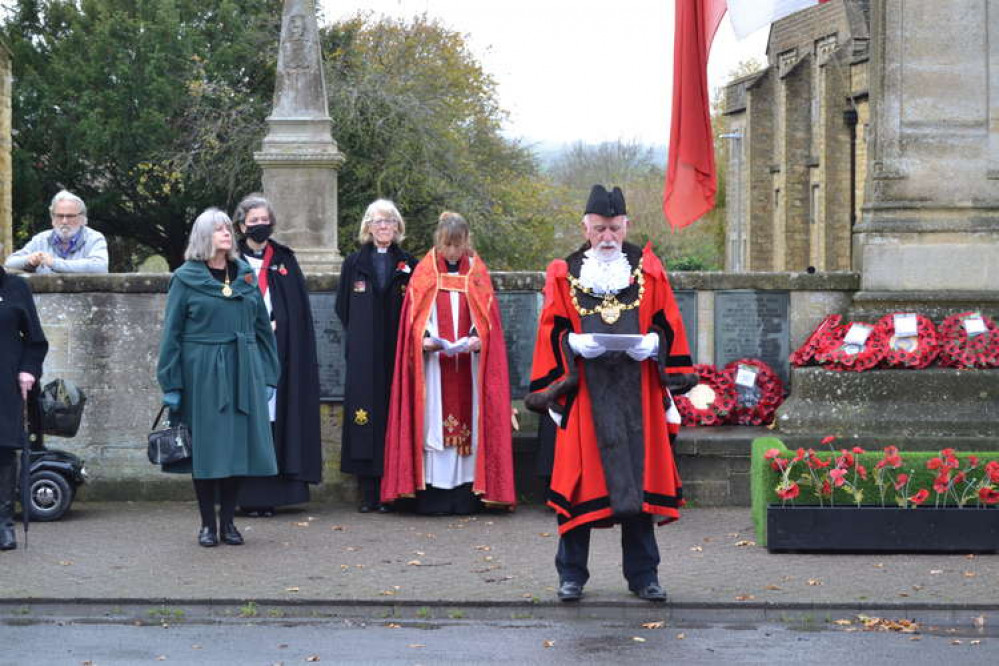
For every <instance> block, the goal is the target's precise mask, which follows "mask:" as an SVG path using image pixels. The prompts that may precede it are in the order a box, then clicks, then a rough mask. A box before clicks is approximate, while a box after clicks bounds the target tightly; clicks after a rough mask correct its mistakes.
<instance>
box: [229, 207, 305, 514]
mask: <svg viewBox="0 0 999 666" xmlns="http://www.w3.org/2000/svg"><path fill="white" fill-rule="evenodd" d="M233 221H234V222H235V223H236V226H237V229H238V230H239V232H240V234H241V235H242V238H241V240H240V241H239V251H240V254H241V256H242V258H243V259H244V260H245V261H246V262H247V263H249V264H250V267H251V268H253V270H254V272H255V273H256V275H257V284H258V285H259V287H260V290H261V291H262V292H263V296H264V304H265V305H266V306H267V310H268V312H270V315H271V325H272V326H273V327H274V335H275V337H276V338H277V351H278V358H279V359H280V361H281V381H280V383H279V384H278V389H277V394H276V395H275V396H274V398H272V399H271V401H270V404H269V409H270V420H271V426H272V428H273V432H274V449H275V453H276V454H277V463H278V475H277V476H271V477H264V476H260V477H248V478H247V479H245V481H244V482H243V484H242V486H241V487H240V491H239V506H240V508H241V509H242V511H243V513H245V514H247V515H250V516H272V515H274V507H277V506H285V505H288V504H300V503H302V502H308V501H309V484H312V483H319V482H320V481H322V469H323V460H322V442H321V440H320V434H319V362H318V358H317V355H316V336H315V330H314V328H313V324H312V309H311V306H310V305H309V292H308V289H307V288H306V286H305V276H304V275H303V274H302V269H301V268H299V266H298V261H297V260H296V259H295V253H294V252H292V251H291V249H290V248H288V247H286V246H284V245H281V244H280V243H277V242H275V241H274V240H273V239H271V234H272V233H273V231H274V227H275V225H276V224H277V220H276V217H275V215H274V209H273V208H272V207H271V204H270V202H268V201H267V199H265V198H264V197H263V196H261V195H260V194H251V195H249V196H247V197H246V198H244V199H243V200H242V201H241V202H240V203H239V206H237V207H236V212H235V213H234V214H233Z"/></svg>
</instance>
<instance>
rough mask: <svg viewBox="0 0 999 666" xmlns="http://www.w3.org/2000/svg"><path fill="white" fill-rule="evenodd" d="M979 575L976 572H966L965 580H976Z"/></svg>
mask: <svg viewBox="0 0 999 666" xmlns="http://www.w3.org/2000/svg"><path fill="white" fill-rule="evenodd" d="M977 575H978V574H976V573H975V572H974V571H965V572H964V577H965V578H974V577H975V576H977Z"/></svg>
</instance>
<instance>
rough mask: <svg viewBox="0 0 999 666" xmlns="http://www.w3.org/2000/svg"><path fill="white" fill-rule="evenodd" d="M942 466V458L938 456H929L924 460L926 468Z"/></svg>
mask: <svg viewBox="0 0 999 666" xmlns="http://www.w3.org/2000/svg"><path fill="white" fill-rule="evenodd" d="M941 467H943V460H940V458H930V459H929V460H927V461H926V469H940V468H941Z"/></svg>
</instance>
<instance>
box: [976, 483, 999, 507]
mask: <svg viewBox="0 0 999 666" xmlns="http://www.w3.org/2000/svg"><path fill="white" fill-rule="evenodd" d="M978 499H980V500H982V501H983V502H985V503H986V504H999V492H997V491H995V490H993V489H992V488H990V487H989V486H985V487H984V488H981V489H980V490H979V491H978Z"/></svg>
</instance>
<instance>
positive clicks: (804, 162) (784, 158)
mask: <svg viewBox="0 0 999 666" xmlns="http://www.w3.org/2000/svg"><path fill="white" fill-rule="evenodd" d="M811 60H812V56H811V55H807V56H805V57H804V58H802V59H801V60H800V61H799V62H798V65H797V66H795V67H794V68H792V69H791V70H790V71H789V72H788V74H787V76H785V77H784V79H783V80H782V82H781V83H780V84H779V85H778V91H779V92H778V94H779V95H780V96H781V97H782V103H781V107H782V109H783V111H784V117H783V119H782V122H781V126H782V132H781V135H780V137H779V139H778V140H779V146H780V152H779V153H778V158H779V164H780V168H781V176H782V177H781V179H780V185H781V199H782V202H783V203H782V205H781V206H779V209H778V211H777V217H776V218H775V225H774V226H775V235H776V237H777V243H776V244H775V251H776V252H777V256H776V257H775V258H774V270H802V269H804V268H806V267H807V266H808V265H809V263H808V262H809V259H810V253H809V241H810V238H809V236H810V234H809V228H808V197H809V191H808V187H809V174H808V170H809V167H808V164H809V163H810V162H811V161H812V160H811V154H810V153H811V150H810V149H811V138H812V113H811V95H812V93H811V90H812V83H813V82H812V68H811ZM781 240H783V242H781Z"/></svg>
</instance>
